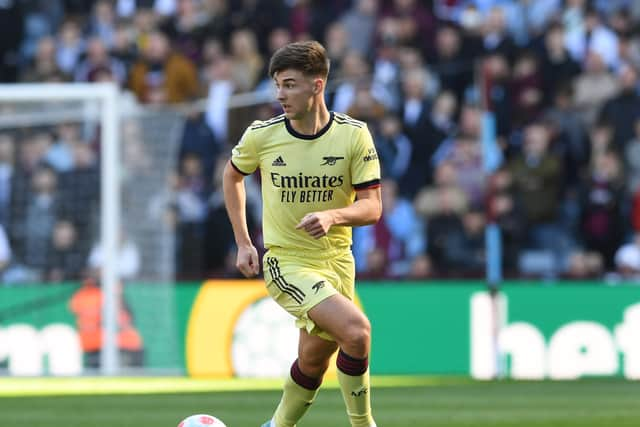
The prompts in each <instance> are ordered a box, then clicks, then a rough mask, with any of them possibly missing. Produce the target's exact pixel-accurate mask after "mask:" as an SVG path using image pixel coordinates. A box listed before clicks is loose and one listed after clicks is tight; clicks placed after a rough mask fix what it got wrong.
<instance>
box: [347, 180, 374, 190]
mask: <svg viewBox="0 0 640 427" xmlns="http://www.w3.org/2000/svg"><path fill="white" fill-rule="evenodd" d="M378 187H380V180H379V179H372V180H371V181H367V182H361V183H360V184H353V188H355V189H356V190H366V189H369V188H378Z"/></svg>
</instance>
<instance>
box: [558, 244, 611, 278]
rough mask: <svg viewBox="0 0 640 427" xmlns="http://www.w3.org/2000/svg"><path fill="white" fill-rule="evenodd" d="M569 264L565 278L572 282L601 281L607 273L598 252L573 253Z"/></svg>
mask: <svg viewBox="0 0 640 427" xmlns="http://www.w3.org/2000/svg"><path fill="white" fill-rule="evenodd" d="M567 264H568V265H567V269H566V271H565V272H564V277H565V278H567V279H570V280H571V279H577V280H580V279H582V280H584V279H599V278H601V277H602V275H603V273H604V272H605V270H604V262H603V261H602V256H601V255H600V254H599V253H597V252H588V251H576V252H573V253H572V254H571V255H570V256H569V260H568V262H567Z"/></svg>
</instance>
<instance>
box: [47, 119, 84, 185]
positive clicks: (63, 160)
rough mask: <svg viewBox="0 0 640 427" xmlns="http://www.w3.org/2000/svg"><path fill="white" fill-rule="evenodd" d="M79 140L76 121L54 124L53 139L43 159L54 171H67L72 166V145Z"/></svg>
mask: <svg viewBox="0 0 640 427" xmlns="http://www.w3.org/2000/svg"><path fill="white" fill-rule="evenodd" d="M76 143H82V141H80V129H79V126H78V124H77V123H62V124H60V125H58V126H56V129H55V140H54V142H53V144H51V145H50V146H49V148H48V149H47V153H46V154H45V161H46V162H47V164H49V165H50V166H51V167H53V168H54V169H55V170H56V172H59V173H62V172H68V171H69V170H71V169H72V168H73V145H74V144H76Z"/></svg>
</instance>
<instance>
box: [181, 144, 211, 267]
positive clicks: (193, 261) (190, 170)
mask: <svg viewBox="0 0 640 427" xmlns="http://www.w3.org/2000/svg"><path fill="white" fill-rule="evenodd" d="M210 185H211V178H209V177H206V176H205V175H204V170H203V167H202V159H201V158H200V157H199V156H198V155H197V154H195V153H186V154H185V155H184V157H183V158H182V161H181V163H180V168H179V173H178V182H177V188H176V206H177V212H178V223H177V235H176V241H177V245H176V246H177V247H176V249H177V252H176V254H177V256H178V260H177V261H178V263H177V265H176V273H177V274H178V276H179V277H182V278H197V277H202V276H203V266H204V238H205V228H204V224H205V220H206V215H207V198H208V196H209V193H210V191H211V188H210Z"/></svg>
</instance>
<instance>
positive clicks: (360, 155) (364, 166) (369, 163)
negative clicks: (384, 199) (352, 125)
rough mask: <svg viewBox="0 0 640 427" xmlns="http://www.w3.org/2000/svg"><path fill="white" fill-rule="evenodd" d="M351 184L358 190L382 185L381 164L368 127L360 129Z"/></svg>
mask: <svg viewBox="0 0 640 427" xmlns="http://www.w3.org/2000/svg"><path fill="white" fill-rule="evenodd" d="M351 184H352V185H353V188H355V189H356V190H363V189H365V188H372V187H377V186H379V185H380V162H379V160H378V153H377V152H376V147H375V145H374V144H373V139H372V138H371V133H369V130H368V129H367V128H366V127H363V128H361V129H359V132H358V137H357V138H356V141H355V144H354V148H353V156H352V158H351Z"/></svg>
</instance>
